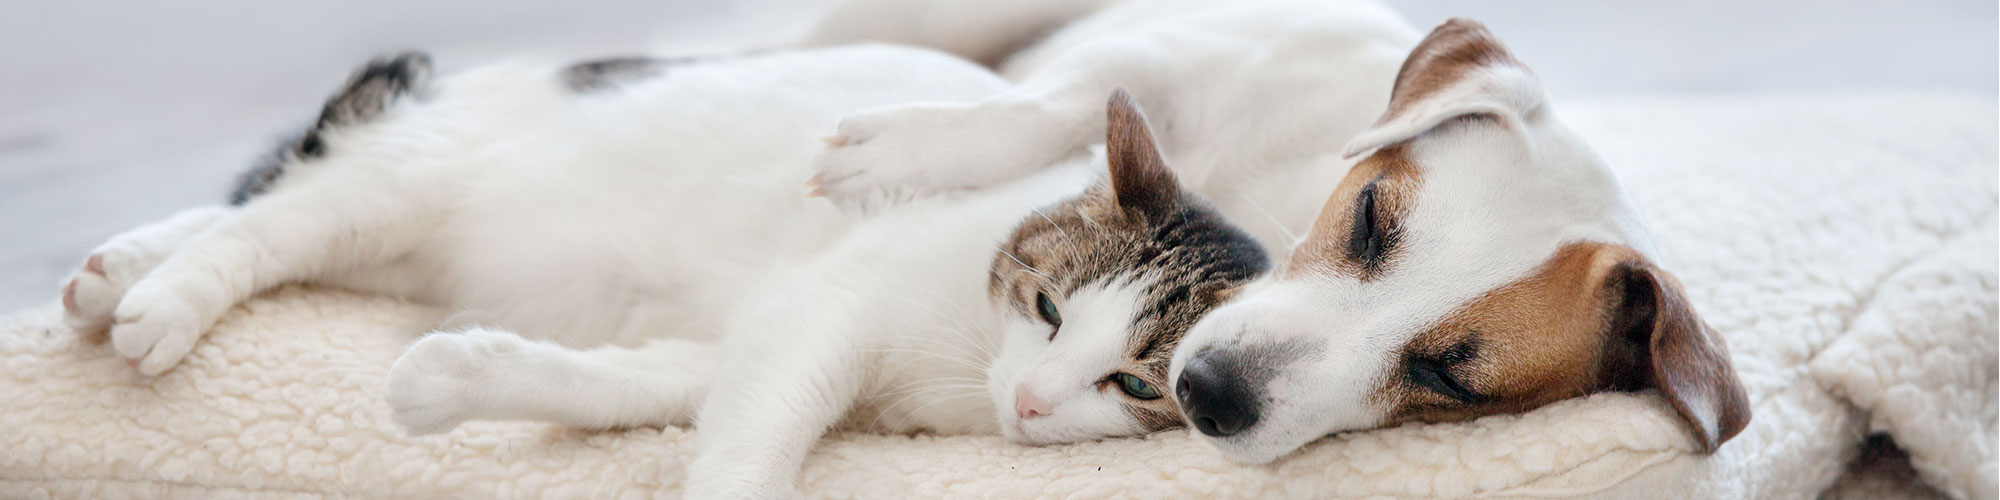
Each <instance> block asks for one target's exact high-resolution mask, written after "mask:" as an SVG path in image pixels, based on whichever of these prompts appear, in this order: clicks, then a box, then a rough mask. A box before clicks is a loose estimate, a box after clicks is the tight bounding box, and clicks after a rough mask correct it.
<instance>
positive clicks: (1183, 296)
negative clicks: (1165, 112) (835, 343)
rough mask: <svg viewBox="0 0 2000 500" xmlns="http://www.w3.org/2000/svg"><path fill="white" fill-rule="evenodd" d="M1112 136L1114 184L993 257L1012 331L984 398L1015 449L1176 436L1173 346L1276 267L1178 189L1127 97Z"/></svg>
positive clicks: (1044, 216)
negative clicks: (1172, 431)
mask: <svg viewBox="0 0 2000 500" xmlns="http://www.w3.org/2000/svg"><path fill="white" fill-rule="evenodd" d="M1107 129H1108V133H1107V139H1106V142H1105V157H1106V164H1107V167H1108V170H1109V172H1108V174H1109V175H1107V176H1106V177H1105V178H1104V179H1103V180H1101V181H1100V182H1097V183H1096V184H1095V185H1092V186H1091V187H1090V188H1089V189H1087V190H1085V191H1084V192H1083V193H1082V194H1080V195H1078V196H1076V197H1074V198H1071V199H1069V200H1066V201H1063V202H1061V203H1057V204H1055V205H1051V206H1047V207H1042V208H1041V209H1040V210H1037V211H1036V213H1034V214H1031V215H1029V216H1028V217H1027V218H1026V219H1024V220H1022V222H1021V224H1020V225H1019V226H1017V227H1016V228H1015V230H1014V234H1013V237H1012V238H1010V239H1008V240H1007V241H1006V242H1005V243H1003V244H1002V246H1001V251H1000V252H998V253H997V254H996V255H995V256H994V259H993V267H992V277H991V281H990V285H989V286H990V288H989V290H988V292H989V298H990V299H991V300H992V301H993V303H994V304H995V305H996V306H997V307H999V308H1001V309H1002V310H1004V311H1006V314H1005V315H1004V316H1005V317H1006V320H1005V321H1004V322H1005V325H1006V326H1005V327H1004V328H1003V329H1002V333H1001V334H1002V335H1003V336H1004V340H1003V341H1002V342H1001V348H1000V353H999V355H998V356H997V357H996V359H995V360H994V362H993V364H992V366H991V367H990V368H989V369H988V370H987V390H988V391H991V396H992V398H993V401H994V402H995V404H996V406H998V412H999V421H1000V425H1001V429H1002V431H1001V432H1002V434H1004V435H1006V436H1007V437H1008V438H1009V439H1012V440H1014V441H1017V442H1021V443H1028V444H1050V443H1063V442H1073V441H1081V440H1090V439H1097V438H1103V437H1110V436H1125V435H1134V434H1142V433H1146V432H1152V431H1157V430H1161V429H1167V428H1172V427H1178V426H1180V425H1181V424H1182V422H1183V420H1182V418H1181V416H1180V410H1179V409H1178V408H1177V407H1176V406H1175V404H1174V400H1173V397H1172V396H1173V394H1171V393H1170V390H1169V387H1170V386H1169V385H1168V380H1169V379H1168V377H1167V366H1168V363H1169V361H1170V360H1171V359H1172V358H1173V353H1174V347H1175V346H1176V345H1179V343H1180V339H1181V336H1182V335H1183V334H1185V333H1187V330H1188V327H1190V326H1192V325H1194V323H1195V320H1197V319H1200V318H1201V316H1202V315H1203V314H1205V313H1207V312H1208V310H1209V309H1210V308H1212V307H1215V306H1216V305H1218V304H1220V303H1222V301H1223V299H1225V298H1227V297H1228V296H1229V295H1230V294H1231V293H1233V292H1234V291H1235V290H1236V288H1237V287H1238V286H1240V285H1242V284H1243V283H1245V282H1248V281H1249V280H1250V279H1251V278H1253V277H1256V276H1257V275H1259V274H1262V273H1263V272H1264V271H1265V270H1266V269H1267V268H1269V263H1268V262H1267V260H1266V256H1265V254H1264V251H1263V249H1262V247H1260V246H1258V244H1257V242H1256V241H1255V240H1253V239H1251V237H1250V236H1249V235H1247V234H1245V233H1244V232H1243V231H1241V230H1239V229H1237V228H1236V227H1235V226H1233V225H1231V224H1230V223H1229V222H1228V221H1227V220H1224V219H1223V217H1222V214H1221V213H1219V212H1217V211H1216V210H1215V209H1214V208H1213V207H1211V206H1210V205H1209V204H1208V203H1207V202H1206V201H1204V200H1202V199H1201V198H1200V197H1198V196H1197V195H1195V194H1193V193H1190V192H1188V191H1185V190H1183V189H1182V188H1181V185H1180V182H1179V180H1177V179H1176V178H1175V177H1174V174H1173V172H1172V171H1170V170H1168V168H1167V164H1166V161H1165V160H1164V159H1162V158H1161V156H1160V151H1159V149H1158V148H1157V147H1155V146H1154V141H1153V135H1152V132H1151V130H1149V129H1148V128H1147V126H1146V118H1145V115H1144V114H1143V113H1142V112H1141V111H1140V109H1139V106H1138V103H1136V102H1134V101H1133V100H1132V98H1131V96H1129V95H1126V94H1125V92H1123V91H1119V92H1117V93H1115V94H1113V95H1112V97H1111V103H1110V111H1109V120H1108V126H1107Z"/></svg>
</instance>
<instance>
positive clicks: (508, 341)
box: [387, 330, 526, 435]
mask: <svg viewBox="0 0 2000 500" xmlns="http://www.w3.org/2000/svg"><path fill="white" fill-rule="evenodd" d="M525 342H526V341H525V340H522V339H521V338H520V337H517V336H514V335H511V334H505V333H498V332H490V331H485V330H472V331H468V332H465V333H433V334H430V335H425V336H424V337H423V338H420V339H417V341H416V342H414V343H411V344H410V348H409V349H408V350H405V351H403V355H402V357H398V358H396V364H395V365H394V366H392V367H390V368H389V390H388V398H387V399H388V402H389V411H390V412H391V413H390V417H391V418H392V419H394V420H395V421H396V425H400V426H402V427H403V430H405V431H407V432H409V433H410V434H411V435H424V434H437V433H441V432H449V431H451V430H452V429H455V428H457V427H458V425H459V424H462V423H465V421H466V420H470V419H471V418H472V416H473V415H472V413H473V410H474V408H473V402H474V400H475V399H476V397H475V396H474V395H473V393H474V392H475V391H477V390H479V389H480V388H482V387H483V386H484V385H485V384H488V383H490V380H489V379H491V378H492V377H491V375H490V373H491V372H490V371H489V370H492V369H494V368H495V367H494V366H493V364H494V362H495V360H496V358H501V357H508V356H512V355H513V354H515V353H518V352H520V350H521V348H522V345H523V344H524V343H525Z"/></svg>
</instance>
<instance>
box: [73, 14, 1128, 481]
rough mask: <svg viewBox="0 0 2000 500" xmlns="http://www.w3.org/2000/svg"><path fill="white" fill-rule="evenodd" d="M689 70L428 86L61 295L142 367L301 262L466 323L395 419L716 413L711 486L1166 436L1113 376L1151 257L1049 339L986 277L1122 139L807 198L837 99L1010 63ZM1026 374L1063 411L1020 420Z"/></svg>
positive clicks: (915, 57)
mask: <svg viewBox="0 0 2000 500" xmlns="http://www.w3.org/2000/svg"><path fill="white" fill-rule="evenodd" d="M669 71H671V75H670V76H668V77H654V78H642V79H638V80H635V81H633V82H630V83H625V84H621V85H620V86H619V87H617V88H613V89H607V90H596V91H592V92H585V93H582V94H579V93H578V92H577V91H575V90H573V89H565V88H562V87H561V86H560V85H559V84H558V79H557V78H555V75H556V74H557V73H559V72H560V71H559V70H558V69H557V68H555V67H552V66H547V65H535V64H525V63H519V64H501V65H496V66H490V67H486V68H481V69H475V70H472V71H468V72H465V73H462V74H457V75H452V76H449V77H445V78H441V79H439V80H438V81H436V82H433V83H429V84H423V85H421V86H420V87H419V88H416V89H414V90H413V93H412V94H411V95H410V96H406V97H402V98H398V99H399V100H397V101H395V102H393V103H391V104H390V105H389V106H388V107H387V108H386V111H385V112H384V114H383V115H381V116H379V117H375V118H373V119H371V120H369V121H366V122H363V123H354V124H347V125H341V126H338V127H335V128H329V129H326V130H323V131H322V132H323V133H322V140H323V141H324V142H325V147H326V149H327V151H329V153H327V154H326V155H325V156H324V157H323V158H318V159H315V160H311V161H305V162H299V163H296V164H293V165H291V166H290V167H289V169H288V170H287V171H286V172H285V174H284V176H283V177H282V178H280V179H279V180H278V181H277V183H276V184H275V185H274V186H273V187H271V188H270V189H269V190H268V192H266V193H264V194H261V195H259V196H257V197H255V198H253V199H251V200H250V201H249V202H248V203H247V204H245V205H243V206H241V207H237V208H223V207H204V208H197V209H193V210H189V211H187V212H185V213H182V214H180V215H176V216H175V217H173V218H170V219H168V220H166V221H162V222H160V223H157V224H154V225H151V226H147V227H143V228H140V229H137V230H134V231H131V232H128V233H126V234H123V235H120V236H118V237H116V238H114V239H113V240H112V241H110V242H108V243H106V244H105V245H103V246H101V247H100V248H98V249H97V250H95V251H94V252H93V253H92V255H91V256H90V257H89V258H88V260H87V261H86V265H85V266H84V267H83V268H82V269H79V270H78V271H77V272H76V274H75V276H74V277H73V279H72V280H71V281H70V282H69V283H70V284H68V285H67V287H68V288H67V289H66V290H64V296H65V303H66V305H67V306H69V307H68V309H69V315H68V316H69V320H70V321H71V322H72V323H73V324H74V325H76V327H77V328H78V329H79V330H81V331H95V330H100V329H104V328H108V329H109V335H110V337H111V344H112V346H113V348H114V349H115V351H116V352H117V354H118V355H120V356H122V357H125V358H127V359H129V360H132V361H133V362H134V363H135V366H136V367H137V368H138V369H139V371H141V372H142V373H145V374H148V375H151V374H158V373H160V372H162V371H164V370H166V369H168V368H170V367H172V366H173V365H174V364H176V363H178V362H179V361H180V360H181V358H182V357H183V356H185V355H186V354H188V353H189V351H190V350H191V349H192V348H194V346H195V345H196V342H197V341H198V339H199V338H200V336H201V334H202V333H203V332H204V331H205V330H207V328H208V327H209V326H210V325H211V324H212V323H213V322H214V321H215V320H216V318H217V317H218V316H220V315H221V314H222V313H223V312H224V311H226V310H227V309H229V308H230V307H233V306H234V305H235V304H236V303H238V302H240V301H242V300H244V299H246V298H248V297H249V296H251V295H252V294H254V293H256V292H258V291H260V290H263V289H267V288H270V287H273V286H276V285H280V284H284V283H293V282H308V283H325V284H332V285H335V286H341V287H347V288H353V289H358V290H363V291H371V292H378V293H385V294H391V295H395V296H399V297H407V298H411V299H415V300H419V301H425V302H431V303H436V304H442V305H445V306H448V307H450V308H453V309H454V310H456V311H458V313H457V314H455V315H454V316H453V317H452V318H451V319H450V320H449V322H450V323H453V324H455V325H456V326H448V327H446V328H444V329H443V330H442V331H441V332H439V333H434V334H431V335H426V336H424V337H422V338H420V339H418V340H416V341H415V342H414V343H413V344H412V345H411V346H410V347H409V349H408V350H407V351H406V352H405V354H404V355H403V357H402V358H400V359H399V360H398V361H397V362H396V364H395V365H394V367H393V368H392V369H391V373H390V383H389V387H388V388H387V394H386V396H387V399H388V402H389V404H390V406H391V408H392V411H393V417H394V419H395V420H396V421H397V422H398V423H399V424H401V425H403V426H404V427H405V428H407V429H409V430H411V431H412V432H413V433H415V434H426V433H436V432H442V431H446V430H450V429H452V428H454V427H456V426H457V425H458V424H460V423H462V422H464V421H467V420H474V419H529V420H541V421H550V422H556V423H562V424H567V425H573V426H580V427H593V428H605V427H621V426H640V425H667V424H678V425H685V424H690V423H695V422H699V426H698V427H699V430H700V432H699V436H700V438H699V439H700V442H701V446H700V447H699V449H700V453H699V455H698V457H697V458H696V460H695V462H694V464H693V465H692V467H691V470H690V475H689V482H688V485H687V487H688V492H689V494H690V496H691V497H695V498H727V497H763V498H769V497H783V496H787V495H788V494H789V493H790V487H791V486H790V485H791V484H793V481H792V480H791V477H792V475H793V474H795V473H796V471H797V469H798V467H799V464H800V461H801V460H803V458H804V455H805V452H806V451H807V450H810V448H811V446H812V444H813V443H814V442H816V441H817V440H818V438H819V436H820V434H821V433H823V432H825V431H826V430H827V429H828V428H829V427H832V426H834V425H836V424H844V426H846V427H848V428H856V429H863V430H872V431H885V432H911V431H920V430H921V431H930V432H936V433H944V434H962V433H1000V434H1004V435H1006V436H1008V437H1009V438H1011V439H1014V440H1016V441H1020V442H1023V443H1057V442H1071V441H1077V440H1087V439H1095V438H1101V437H1106V436H1117V435H1130V434H1136V433H1140V432H1143V431H1145V430H1147V427H1145V426H1144V425H1142V424H1141V423H1140V422H1139V421H1138V420H1137V419H1136V417H1135V416H1133V415H1132V414H1129V413H1127V412H1126V411H1125V410H1124V409H1123V407H1122V406H1121V403H1120V400H1119V398H1122V397H1124V396H1122V395H1121V394H1120V393H1119V391H1117V390H1115V389H1114V390H1105V385H1104V384H1102V383H1099V381H1101V380H1103V379H1104V378H1105V377H1106V375H1107V374H1108V373H1110V372H1112V371H1115V370H1117V369H1118V367H1119V366H1120V362H1121V361H1123V360H1122V359H1121V358H1120V356H1119V352H1120V351H1121V349H1120V348H1121V347H1123V345H1124V341H1125V340H1126V338H1127V337H1128V330H1129V329H1130V328H1131V321H1132V320H1131V318H1133V317H1134V313H1135V311H1137V310H1138V308H1139V307H1142V306H1144V305H1150V299H1147V298H1146V297H1145V296H1144V294H1143V293H1142V292H1143V291H1142V290H1141V288H1143V285H1144V284H1145V283H1147V281H1146V279H1145V278H1144V277H1142V276H1141V277H1129V276H1128V277H1120V279H1119V280H1117V281H1115V282H1110V283H1103V284H1101V286H1087V287H1084V288H1083V289H1081V290H1079V291H1078V292H1076V293H1074V294H1071V295H1069V296H1067V297H1057V299H1058V300H1059V301H1060V303H1061V304H1062V305H1061V307H1062V308H1063V315H1064V317H1065V318H1066V319H1067V321H1066V322H1065V323H1063V325H1062V327H1061V332H1062V335H1061V336H1059V337H1055V338H1053V341H1051V340H1050V339H1051V338H1052V336H1051V334H1050V331H1051V327H1050V326H1049V325H1047V324H1045V323H1043V322H1041V320H1039V319H1036V318H1033V317H1027V316H1025V315H1023V314H1020V313H1018V312H1017V311H1014V310H1012V309H1009V308H1005V307H994V306H993V305H992V304H991V303H990V301H989V299H988V272H989V270H990V269H991V268H992V264H993V262H994V259H995V251H996V248H997V247H998V245H999V244H1000V243H1002V242H1003V241H1005V240H1006V239H1007V237H1008V235H1009V233H1010V232H1011V230H1012V229H1013V228H1014V227H1015V226H1016V225H1017V224H1018V223H1019V222H1020V221H1021V220H1022V219H1023V218H1024V217H1029V216H1031V214H1036V213H1037V212H1036V209H1037V208H1038V207H1043V206H1047V205H1050V204H1052V203H1054V202H1057V201H1060V200H1062V199H1064V198H1068V197H1071V196H1074V195H1077V194H1078V193H1079V192H1080V191H1081V190H1083V189H1084V188H1085V187H1086V186H1088V185H1089V184H1091V183H1092V182H1099V178H1101V177H1102V176H1103V174H1102V169H1103V167H1102V165H1104V160H1103V159H1102V157H1099V158H1097V159H1095V160H1094V161H1084V160H1078V161H1071V162H1065V163H1064V164H1062V165H1060V166H1057V167H1055V168H1052V169H1050V170H1048V171H1046V172H1044V173H1040V174H1036V175H1030V176H1026V177H1022V178H1019V179H1017V180H1015V181H1011V182H1006V183H1001V185H999V186H996V187H993V188H991V189H987V190H983V191H982V192H980V193H978V194H977V195H976V196H965V197H957V198H951V199H945V198H930V199H920V200H915V201H911V202H908V203H902V204H898V205H895V206H893V207H890V208H887V209H885V210H882V211H879V212H878V213H875V214H872V215H870V216H868V217H866V218H865V219H864V218H862V217H858V216H852V215H847V214H844V213H842V212H841V211H840V210H838V209H836V208H835V207H834V206H833V205H832V204H831V203H829V202H827V201H825V200H822V199H813V198H807V197H806V196H805V195H804V194H805V193H804V191H805V190H804V188H803V187H802V186H801V181H803V180H804V179H805V178H806V177H807V174H808V172H809V171H810V169H811V161H810V159H811V158H812V155H813V154H815V153H817V152H819V150H820V148H822V147H824V146H823V145H822V144H821V143H820V142H819V141H817V140H814V138H815V137H817V136H818V135H820V134H822V133H823V132H824V131H826V130H828V129H829V128H830V127H831V126H832V124H833V123H834V122H835V120H836V119H837V117H839V116H841V115H843V114H846V113H850V112H853V111H855V110H858V109H862V108H866V107H872V106H882V105H888V104H893V103H900V102H909V101H954V100H956V101H965V100H971V99H975V98H978V97H983V96H987V95H991V94H993V93H996V92H999V91H1000V90H1002V89H1003V88H1004V86H1005V84H1004V82H1003V81H1002V80H1000V79H999V78H998V77H997V76H995V75H993V74H992V73H991V72H989V71H987V70H985V69H984V68H980V67H977V66H974V65H972V64H970V63H967V62H965V61H962V60H959V59H956V58H952V57H949V56H947V55H944V54H941V53H936V52H930V51H926V50H918V49H906V48H895V47H888V46H857V47H849V48H836V49H824V50H808V51H799V52H792V53H776V54H770V55H761V56H755V57H748V58H743V59H740V60H728V61H718V62H706V63H692V64H688V65H685V66H679V67H674V68H669ZM1126 278H1136V279H1129V280H1127V279H1126ZM1142 301H1148V302H1146V304H1142V303H1141V302H1142ZM1024 390H1025V391H1032V392H1034V393H1036V394H1040V395H1042V396H1041V397H1043V398H1045V399H1047V400H1048V404H1049V405H1050V406H1051V407H1053V411H1051V410H1049V409H1048V408H1043V409H1042V414H1040V415H1037V416H1035V417H1034V418H1024V417H1021V416H1019V415H1018V414H1017V411H1016V408H1015V407H1014V404H1015V403H1016V401H1015V400H1014V397H1015V395H1016V394H1017V392H1018V391H1024ZM996 402H997V404H996Z"/></svg>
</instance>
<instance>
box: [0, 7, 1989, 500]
mask: <svg viewBox="0 0 2000 500" xmlns="http://www.w3.org/2000/svg"><path fill="white" fill-rule="evenodd" d="M1392 1H1393V0H1392ZM1396 3H1397V4H1398V5H1399V6H1400V7H1401V8H1402V9H1403V11H1404V12H1405V13H1406V14H1407V15H1408V16H1409V17H1410V19H1411V20H1412V21H1413V22H1415V23H1417V24H1419V25H1423V26H1429V25H1433V24H1436V23H1437V22H1440V21H1442V20H1443V19H1445V18H1447V17H1451V16H1460V17H1468V18H1472V19H1477V20H1481V21H1483V22H1485V23H1487V24H1488V25H1489V26H1490V27H1491V28H1492V29H1493V30H1494V31H1495V32H1496V33H1498V34H1499V35H1500V36H1501V37H1502V38H1503V39H1505V40H1507V41H1508V42H1509V44H1510V45H1511V46H1512V47H1513V49H1514V51H1515V52H1516V53H1517V55H1519V56H1520V57H1521V58H1522V59H1524V60H1525V61H1527V62H1528V63H1529V64H1530V65H1531V66H1533V67H1534V68H1535V69H1536V70H1537V72H1538V73H1539V74H1540V75H1541V76H1542V78H1543V80H1545V81H1546V82H1547V83H1548V85H1549V87H1550V88H1551V92H1552V93H1553V94H1555V96H1556V97H1557V99H1558V103H1560V99H1561V98H1562V97H1563V96H1576V95H1607V94H1608V95H1625V94H1657V93H1700V94H1795V93H1847V92H1911V91H1917V92H1934V91H1942V92H1963V93H1973V94H1978V95H1985V96H1988V97H1989V98H1990V97H1992V96H1994V92H1995V87H1996V84H2000V77H1996V63H1995V61H1996V57H2000V55H1996V40H2000V35H1996V20H1995V19H1996V5H1995V3H1994V2H1992V1H1990V0H1989V1H1945V0H1924V1H1905V2H1874V1H1867V0H1828V1H1821V2H1791V1H1730V0H1693V1H1684V2H1634V1H1626V2H1606V1H1585V0H1563V1H1545V2H1485V1H1477V0H1408V1H1402V2H1396ZM824 5H825V0H739V1H734V2H715V1H708V0H646V1H642V0H571V1H567V2H562V3H561V4H560V5H558V4H555V3H553V2H551V3H546V4H529V3H526V2H519V1H490V0H341V1H334V0H288V1H281V2H243V1H240V0H178V1H174V2H158V1H151V0H97V1H90V2H15V3H14V4H13V5H9V6H8V7H7V8H5V9H4V10H5V11H6V14H5V15H0V269H4V270H5V272H0V310H12V309H18V308H21V307H26V306H30V305H34V304H38V303H43V302H45V301H48V300H51V299H52V298H53V297H54V290H55V289H56V283H57V281H58V280H59V279H60V278H61V277H62V276H63V275H64V274H65V273H66V272H67V270H68V268H69V267H70V266H73V265H75V264H76V263H77V262H78V261H79V260H80V259H81V257H82V256H83V255H84V253H85V252H86V251H88V250H89V248H90V247H91V246H93V245H95V244H96V243H97V242H99V241H102V240H103V239H105V238H106V237H108V236H110V235H112V234H114V233H116V232H118V231H120V230H123V229H126V228H129V227H132V226H135V225H137V224H140V223H144V222H147V221H150V220H154V219H158V218H161V217H163V216H165V215H166V214H167V213H169V212H170V211H172V210H175V209H179V208H183V207H189V206H193V205H197V204H203V203H214V202H218V201H220V200H221V199H222V196H223V194H224V193H225V191H226V189H227V188H228V186H229V181H230V178H231V177H232V176H233V175H234V173H235V172H236V171H238V170H239V169H241V168H243V167H244V166H246V165H247V164H248V162H249V160H250V159H251V158H253V157H254V156H255V155H257V154H258V153H260V152H262V151H263V150H264V148H266V147H267V146H268V143H269V142H270V141H271V140H272V139H273V138H274V137H275V136H277V135H278V134H279V133H281V132H283V131H285V130H286V129H287V128H288V127H293V126H298V125H301V124H303V123H304V122H305V121H306V120H309V119H311V118H312V113H314V112H315V111H316V109H317V107H318V104H319V101H320V99H321V98H323V97H324V95H325V94H326V93H327V92H329V91H331V90H332V89H333V87H334V86H335V85H337V84H339V82H340V81H341V80H342V79H343V78H344V77H345V74H346V73H347V70H348V69H349V68H351V67H353V65H355V64H356V63H358V62H360V61H362V60H364V59H366V58H368V57H369V56H370V55H374V54H379V53H383V52H386V51H390V50H396V49H403V48H420V49H425V50H428V51H430V52H431V53H432V54H434V55H435V56H436V60H437V61H438V63H439V65H440V66H442V68H443V69H445V70H450V69H452V68H463V67H467V66H471V65H475V64H478V63H480V62H483V61H489V60H492V59H495V58H498V57H502V56H509V55H515V54H520V53H538V54H543V55H549V56H556V57H570V56H589V55H608V54H620V53H632V52H639V51H643V50H644V49H645V48H646V47H675V48H679V49H688V50H693V49H696V48H699V47H713V48H716V49H723V48H727V47H731V46H733V45H735V44H740V43H749V42H771V41H778V40H784V39H786V38H787V37H789V36H792V35H793V34H794V33H796V32H797V31H798V30H801V29H803V26H804V25H805V24H806V23H809V22H810V21H811V20H812V19H813V18H814V17H816V15H817V12H818V11H819V10H820V9H821V8H823V6H824ZM1863 496H1868V495H1863Z"/></svg>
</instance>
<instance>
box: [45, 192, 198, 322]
mask: <svg viewBox="0 0 2000 500" xmlns="http://www.w3.org/2000/svg"><path fill="white" fill-rule="evenodd" d="M228 213H229V209H228V208H225V207H199V208H192V209H188V210H184V211H182V212H181V213H178V214H174V216H173V217H170V218H168V219H167V220H164V221H160V222H157V223H153V224H150V225H147V226H143V227H140V228H138V229H133V230H131V231H126V232H124V233H120V234H119V235H117V236H113V237H112V238H111V240H110V241H107V242H105V243H104V244H103V245H98V247H97V248H95V249H92V250H91V251H90V256H89V257H85V258H84V259H83V265H82V266H80V267H78V268H77V269H76V270H75V271H74V272H71V273H70V275H69V279H66V280H63V282H62V286H61V289H60V290H59V291H58V293H59V294H60V296H61V297H62V305H63V322H64V323H65V324H68V325H69V327H70V330H72V331H75V332H77V333H79V334H82V335H85V336H87V337H89V338H90V339H91V340H92V341H102V340H103V338H104V335H103V334H104V333H105V331H106V330H107V329H109V328H110V327H111V324H112V321H113V316H112V315H113V313H115V312H117V309H118V303H119V302H121V301H123V300H124V299H125V291H126V290H128V289H130V288H132V285H133V284H136V283H138V282H139V280H140V279H143V278H145V277H146V273H149V272H152V271H153V268H155V267H159V265H160V262H161V261H164V260H166V258H167V256H168V255H171V254H173V252H174V250H175V249H177V248H179V247H180V246H181V245H182V244H183V243H185V242H186V241H187V240H188V239H189V238H191V237H193V236H194V235H195V234H196V233H199V232H200V231H201V230H203V229H206V228H208V227H209V226H211V225H214V224H215V222H216V221H217V220H221V219H222V218H223V217H224V216H226V215H227V214H228Z"/></svg>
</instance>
